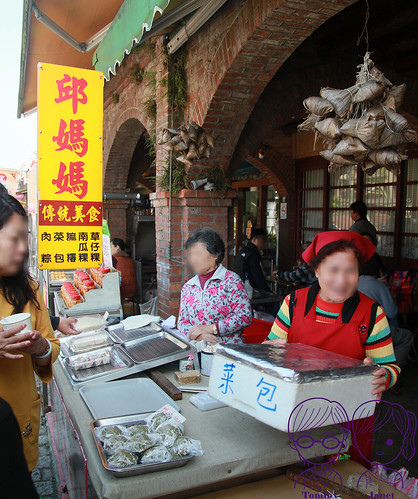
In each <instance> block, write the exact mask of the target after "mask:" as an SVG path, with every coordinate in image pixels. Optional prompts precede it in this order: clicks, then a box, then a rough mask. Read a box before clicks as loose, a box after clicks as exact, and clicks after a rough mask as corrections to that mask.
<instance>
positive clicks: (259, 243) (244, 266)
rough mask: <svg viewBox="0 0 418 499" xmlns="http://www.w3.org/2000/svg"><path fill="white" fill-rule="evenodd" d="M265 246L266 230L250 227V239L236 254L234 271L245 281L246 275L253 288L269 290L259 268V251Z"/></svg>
mask: <svg viewBox="0 0 418 499" xmlns="http://www.w3.org/2000/svg"><path fill="white" fill-rule="evenodd" d="M266 247H267V232H266V231H265V230H264V229H257V228H255V227H253V228H252V229H251V239H250V240H249V241H248V243H247V244H246V245H245V246H244V247H243V248H242V249H241V250H240V251H239V252H238V253H237V254H236V256H235V260H234V271H235V272H236V273H237V274H238V275H239V276H240V277H241V279H242V281H243V282H245V278H246V276H247V277H248V280H249V281H250V284H251V286H252V287H253V288H254V289H261V290H263V291H270V288H269V286H268V284H267V281H266V277H265V275H264V272H263V269H262V268H261V253H260V252H261V251H263V250H264V249H266Z"/></svg>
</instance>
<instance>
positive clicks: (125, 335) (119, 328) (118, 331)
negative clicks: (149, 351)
mask: <svg viewBox="0 0 418 499" xmlns="http://www.w3.org/2000/svg"><path fill="white" fill-rule="evenodd" d="M161 330H162V329H161V328H160V326H158V325H157V324H155V323H153V322H152V323H151V324H150V325H149V326H145V327H140V328H138V329H129V330H128V331H126V330H125V328H124V327H123V324H116V325H115V326H109V327H108V328H107V331H108V333H109V335H110V337H111V338H112V340H113V341H114V342H115V343H125V342H127V341H133V340H138V339H139V338H145V337H146V336H150V335H152V334H155V333H158V332H160V331H161Z"/></svg>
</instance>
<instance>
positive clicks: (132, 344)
mask: <svg viewBox="0 0 418 499" xmlns="http://www.w3.org/2000/svg"><path fill="white" fill-rule="evenodd" d="M121 348H122V349H123V351H124V352H125V353H126V355H127V356H128V357H129V358H130V359H131V360H132V362H134V363H135V364H143V363H146V362H149V361H153V360H157V359H165V362H164V363H167V362H171V360H176V359H177V358H178V357H177V355H178V354H180V358H181V357H182V356H183V352H184V351H186V350H187V349H188V348H189V345H188V344H187V343H185V342H183V341H181V340H180V339H178V338H177V337H175V336H174V335H172V334H170V333H167V332H166V331H161V332H159V333H155V334H153V335H148V336H145V337H144V338H139V339H137V340H134V341H127V342H125V343H122V345H121ZM171 356H175V358H173V359H171V360H169V357H171Z"/></svg>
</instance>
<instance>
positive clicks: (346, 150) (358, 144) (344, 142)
mask: <svg viewBox="0 0 418 499" xmlns="http://www.w3.org/2000/svg"><path fill="white" fill-rule="evenodd" d="M333 152H334V154H340V155H341V156H353V157H354V158H355V159H356V160H357V162H358V161H363V160H364V159H365V158H366V156H367V154H368V152H369V149H368V148H367V147H366V146H365V145H364V144H363V142H362V141H361V140H360V139H358V138H356V137H350V136H349V135H347V137H344V138H343V139H341V140H340V141H339V142H338V144H337V145H336V146H335V148H334V151H333Z"/></svg>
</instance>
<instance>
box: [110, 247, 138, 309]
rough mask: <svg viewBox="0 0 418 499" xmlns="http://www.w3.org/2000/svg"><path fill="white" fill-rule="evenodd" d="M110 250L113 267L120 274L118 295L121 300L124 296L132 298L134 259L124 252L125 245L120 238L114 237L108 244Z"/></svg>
mask: <svg viewBox="0 0 418 499" xmlns="http://www.w3.org/2000/svg"><path fill="white" fill-rule="evenodd" d="M110 250H111V252H112V261H113V265H114V267H115V269H117V270H119V272H120V275H121V284H120V297H121V299H122V300H124V299H125V298H133V297H135V295H136V290H137V285H136V272H135V264H134V261H133V260H132V258H131V257H130V256H128V253H126V246H125V243H124V242H123V240H122V239H119V238H117V237H116V238H114V239H112V242H111V244H110Z"/></svg>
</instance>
